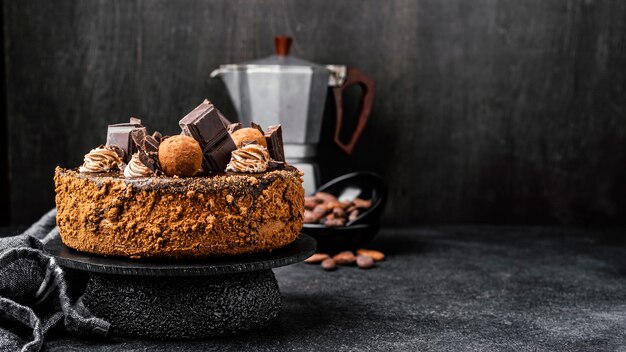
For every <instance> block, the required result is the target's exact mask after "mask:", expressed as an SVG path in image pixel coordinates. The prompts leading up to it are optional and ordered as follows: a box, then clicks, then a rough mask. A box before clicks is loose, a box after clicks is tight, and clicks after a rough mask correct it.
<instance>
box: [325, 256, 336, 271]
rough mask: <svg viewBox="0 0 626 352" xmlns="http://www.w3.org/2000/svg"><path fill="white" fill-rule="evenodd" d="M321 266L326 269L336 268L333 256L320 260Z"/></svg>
mask: <svg viewBox="0 0 626 352" xmlns="http://www.w3.org/2000/svg"><path fill="white" fill-rule="evenodd" d="M322 268H324V270H326V271H331V270H335V269H337V263H335V260H334V259H333V258H328V259H324V260H323V261H322Z"/></svg>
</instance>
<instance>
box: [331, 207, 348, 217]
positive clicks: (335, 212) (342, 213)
mask: <svg viewBox="0 0 626 352" xmlns="http://www.w3.org/2000/svg"><path fill="white" fill-rule="evenodd" d="M333 215H334V216H335V217H336V218H345V217H346V211H345V210H343V209H341V208H339V207H337V208H333Z"/></svg>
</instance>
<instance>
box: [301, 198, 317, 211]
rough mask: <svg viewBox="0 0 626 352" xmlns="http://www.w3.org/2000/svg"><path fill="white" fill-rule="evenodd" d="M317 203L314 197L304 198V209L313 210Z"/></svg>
mask: <svg viewBox="0 0 626 352" xmlns="http://www.w3.org/2000/svg"><path fill="white" fill-rule="evenodd" d="M319 203H320V202H318V201H317V199H316V198H314V197H304V207H305V208H307V209H313V208H315V206H316V205H318V204H319Z"/></svg>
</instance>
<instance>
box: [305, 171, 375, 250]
mask: <svg viewBox="0 0 626 352" xmlns="http://www.w3.org/2000/svg"><path fill="white" fill-rule="evenodd" d="M317 191H318V192H327V193H330V194H332V195H334V196H336V197H337V198H339V199H340V200H343V199H342V197H347V196H348V195H351V198H354V197H359V198H362V199H371V200H372V206H371V207H370V208H369V209H367V210H366V211H364V212H363V213H362V214H360V215H359V217H358V218H356V219H355V220H353V221H349V222H348V223H347V224H346V226H333V227H330V226H324V225H321V224H304V225H303V227H302V232H303V233H306V234H307V235H310V236H312V237H313V238H315V240H316V241H317V251H318V252H322V253H336V252H339V251H342V250H354V249H358V248H361V247H362V246H364V245H365V244H367V242H369V241H370V240H371V239H372V238H374V236H376V234H377V233H378V229H379V228H380V216H381V215H382V213H383V210H384V208H385V203H386V201H387V197H386V195H387V187H386V186H385V182H384V181H383V179H382V178H381V177H380V176H378V175H377V174H375V173H373V172H367V171H362V172H353V173H350V174H346V175H343V176H340V177H337V178H335V179H333V180H331V181H329V182H327V183H326V184H324V185H322V186H321V187H319V188H318V189H317Z"/></svg>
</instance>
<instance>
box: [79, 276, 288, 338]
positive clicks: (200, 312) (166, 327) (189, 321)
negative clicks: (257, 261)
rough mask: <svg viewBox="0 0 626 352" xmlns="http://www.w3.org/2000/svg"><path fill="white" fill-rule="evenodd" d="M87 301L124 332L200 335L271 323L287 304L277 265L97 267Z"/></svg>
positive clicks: (150, 335)
mask: <svg viewBox="0 0 626 352" xmlns="http://www.w3.org/2000/svg"><path fill="white" fill-rule="evenodd" d="M83 301H84V303H85V305H86V306H87V308H89V309H90V310H91V312H92V313H93V314H94V315H95V316H97V317H100V318H103V319H105V320H107V321H108V322H110V323H111V325H112V327H111V328H112V332H113V333H117V334H119V335H125V336H135V337H148V338H155V339H197V338H206V337H215V336H224V335H231V334H236V333H239V332H243V331H246V330H251V329H256V328H260V327H263V326H266V325H268V324H269V323H270V322H271V321H272V320H273V319H275V318H276V317H277V316H278V313H279V311H280V307H281V297H280V291H279V289H278V283H277V282H276V278H275V277H274V273H273V272H272V271H271V270H264V271H256V272H249V273H241V274H230V275H222V276H208V277H137V276H121V275H107V274H95V273H91V274H90V277H89V281H88V283H87V288H86V291H85V294H84V296H83Z"/></svg>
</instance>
